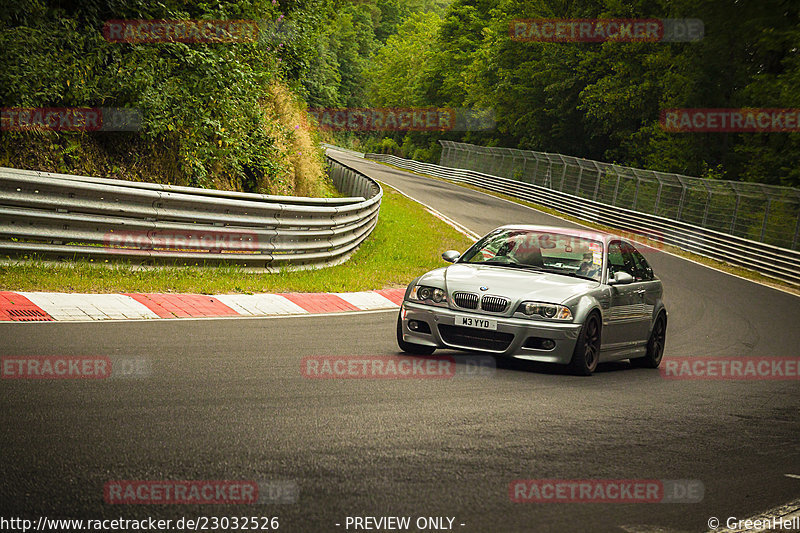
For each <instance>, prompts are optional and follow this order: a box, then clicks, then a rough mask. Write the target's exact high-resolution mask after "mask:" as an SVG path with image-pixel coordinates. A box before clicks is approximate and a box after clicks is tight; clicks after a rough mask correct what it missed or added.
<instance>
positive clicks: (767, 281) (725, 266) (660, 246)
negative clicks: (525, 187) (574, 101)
mask: <svg viewBox="0 0 800 533" xmlns="http://www.w3.org/2000/svg"><path fill="white" fill-rule="evenodd" d="M374 162H375V163H380V164H381V165H385V166H387V167H392V168H396V169H398V170H402V171H404V172H409V173H411V174H416V175H417V176H423V177H426V178H431V179H434V180H439V181H444V182H447V183H452V184H454V185H458V186H460V187H464V188H466V189H471V190H473V191H478V192H482V193H484V194H489V195H491V196H495V197H497V198H502V199H504V200H508V201H510V202H514V203H517V204H520V205H525V206H528V207H532V208H534V209H536V210H538V211H541V212H543V213H547V214H548V215H553V216H556V217H559V218H563V219H564V220H569V221H570V222H575V223H577V224H582V225H584V226H587V227H590V228H594V229H596V230H598V231H603V232H607V233H615V232H618V231H619V230H618V229H615V228H613V227H611V226H606V225H604V224H597V223H595V222H588V221H586V220H581V219H579V218H577V217H573V216H570V215H566V214H564V213H561V212H559V211H556V210H555V209H552V208H550V207H545V206H543V205H539V204H535V203H533V202H528V201H526V200H520V199H519V198H514V197H513V196H509V195H507V194H502V193H497V192H494V191H490V190H487V189H482V188H480V187H477V186H475V185H470V184H468V183H457V182H455V181H450V180H446V179H444V178H439V177H437V176H431V175H430V174H423V173H421V172H414V171H411V170H406V169H404V168H401V167H398V166H395V165H392V164H390V163H382V162H380V161H374ZM635 240H636V241H637V242H641V243H644V244H646V245H648V246H650V247H652V248H654V249H657V250H663V251H665V252H669V253H671V254H673V255H677V256H680V257H683V258H686V259H689V260H692V261H695V262H697V263H700V264H703V265H706V266H708V267H711V268H715V269H717V270H721V271H723V272H728V273H729V274H734V275H736V276H740V277H743V278H746V279H749V280H753V281H756V282H758V283H761V284H763V285H768V286H770V287H775V288H778V289H781V290H785V291H787V292H791V293H794V294H798V295H800V286H797V285H794V284H792V283H789V282H786V281H783V280H780V279H776V278H773V277H770V276H765V275H763V274H761V273H759V272H756V271H754V270H750V269H747V268H742V267H740V266H736V265H732V264H730V263H725V262H723V261H717V260H716V259H711V258H710V257H705V256H703V255H699V254H695V253H692V252H687V251H686V250H683V249H681V248H678V247H677V246H672V245H670V244H666V243H664V242H660V241H656V240H654V239H648V238H645V237H640V236H638V235H637V236H636V237H635Z"/></svg>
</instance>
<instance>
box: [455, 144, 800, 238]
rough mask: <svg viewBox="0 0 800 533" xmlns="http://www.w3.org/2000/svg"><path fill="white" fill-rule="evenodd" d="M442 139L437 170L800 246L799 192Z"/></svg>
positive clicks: (738, 234)
mask: <svg viewBox="0 0 800 533" xmlns="http://www.w3.org/2000/svg"><path fill="white" fill-rule="evenodd" d="M439 142H440V143H441V145H442V156H441V159H440V161H439V164H440V165H441V166H445V167H451V168H463V169H468V170H475V171H477V172H482V173H484V174H490V175H494V176H500V177H503V178H509V179H514V180H517V181H521V182H525V183H530V184H533V185H539V186H543V187H547V188H550V189H553V190H557V191H560V192H564V193H568V194H572V195H575V196H578V197H580V198H586V199H589V200H595V201H598V202H602V203H604V204H608V205H612V206H615V207H622V208H625V209H632V210H635V211H640V212H643V213H648V214H652V215H657V216H661V217H664V218H668V219H671V220H679V221H681V222H687V223H690V224H693V225H696V226H700V227H703V228H708V229H713V230H716V231H721V232H724V233H729V234H731V235H736V236H738V237H744V238H747V239H751V240H754V241H759V242H764V243H767V244H772V245H774V246H780V247H783V248H789V249H793V250H797V249H798V248H800V189H796V188H792V187H776V186H772V185H764V184H759V183H744V182H735V181H724V180H712V179H701V178H694V177H690V176H683V175H680V174H671V173H667V172H656V171H654V170H643V169H637V168H631V167H623V166H620V165H614V164H611V163H603V162H599V161H592V160H589V159H581V158H578V157H572V156H565V155H560V154H550V153H546V152H534V151H531V150H516V149H513V148H499V147H487V146H477V145H474V144H466V143H458V142H453V141H439Z"/></svg>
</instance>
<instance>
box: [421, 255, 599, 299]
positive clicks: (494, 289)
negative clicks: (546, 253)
mask: <svg viewBox="0 0 800 533" xmlns="http://www.w3.org/2000/svg"><path fill="white" fill-rule="evenodd" d="M417 283H419V284H420V285H426V284H427V285H433V286H444V287H446V289H447V293H448V296H449V295H452V294H453V293H454V292H456V291H466V292H474V293H476V294H491V295H495V296H505V297H506V298H509V299H510V300H511V301H512V302H513V303H516V302H521V301H523V300H534V301H539V302H548V303H562V302H565V301H566V300H568V299H570V298H572V297H573V296H575V295H577V294H581V293H584V292H587V291H589V290H591V289H594V288H596V287H597V286H598V285H599V283H598V282H596V281H590V280H586V279H580V278H572V277H569V276H561V275H559V274H551V273H547V272H536V271H533V270H522V269H514V268H507V267H500V266H494V265H492V266H490V265H469V264H455V265H452V266H449V267H446V268H439V269H436V270H432V271H430V272H428V273H427V274H425V275H424V276H422V277H421V278H420V279H419V281H418V282H417ZM481 287H487V289H486V290H481ZM451 301H452V300H451Z"/></svg>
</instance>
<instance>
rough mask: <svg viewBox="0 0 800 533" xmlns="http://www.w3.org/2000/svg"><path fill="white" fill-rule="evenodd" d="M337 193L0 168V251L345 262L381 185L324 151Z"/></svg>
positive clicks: (260, 263) (368, 226)
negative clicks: (280, 192)
mask: <svg viewBox="0 0 800 533" xmlns="http://www.w3.org/2000/svg"><path fill="white" fill-rule="evenodd" d="M328 165H329V171H330V176H331V179H332V180H333V183H334V185H335V186H336V187H337V188H338V189H339V191H340V192H341V193H342V194H346V195H348V197H346V198H300V197H291V196H270V195H262V194H250V193H240V192H231V191H216V190H209V189H199V188H194V187H178V186H171V185H159V184H153V183H136V182H130V181H122V180H114V179H104V178H89V177H83V176H69V175H63V174H50V173H46V172H36V171H29V170H17V169H11V168H0V256H8V257H12V256H34V255H35V256H38V257H44V258H50V259H73V258H78V257H84V258H91V259H94V260H125V261H130V262H132V263H142V264H151V263H152V264H155V263H159V264H163V263H167V264H191V265H196V264H197V265H207V264H222V263H226V264H237V265H242V266H246V267H248V268H256V269H262V268H263V269H266V270H267V271H274V270H279V269H303V268H318V267H323V266H329V265H333V264H338V263H341V262H343V261H345V260H346V259H347V258H348V257H349V255H350V254H351V253H352V252H353V251H354V250H355V249H356V248H357V247H358V245H359V244H360V243H361V242H362V241H363V240H364V239H365V238H366V237H367V236H368V235H369V234H370V232H371V231H372V229H373V228H374V227H375V224H376V223H377V221H378V212H379V210H380V204H381V198H382V197H383V190H382V189H381V187H380V185H379V184H378V183H377V182H376V181H375V180H373V179H371V178H369V177H367V176H365V175H364V174H362V173H360V172H358V171H357V170H354V169H352V168H350V167H348V166H347V165H344V164H342V163H339V162H338V161H334V160H332V159H330V158H328Z"/></svg>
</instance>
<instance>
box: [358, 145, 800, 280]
mask: <svg viewBox="0 0 800 533" xmlns="http://www.w3.org/2000/svg"><path fill="white" fill-rule="evenodd" d="M365 158H366V159H372V160H375V161H380V162H384V163H389V164H391V165H394V166H396V167H400V168H403V169H406V170H411V171H413V172H418V173H421V174H427V175H430V176H435V177H438V178H443V179H447V180H450V181H454V182H458V183H468V184H470V185H475V186H478V187H481V188H483V189H486V190H489V191H493V192H498V193H502V194H506V195H508V196H512V197H514V198H519V199H522V200H527V201H529V202H533V203H535V204H538V205H542V206H545V207H549V208H552V209H556V210H558V211H560V212H562V213H565V214H567V215H571V216H573V217H575V218H578V219H580V220H585V221H588V222H594V223H597V224H603V225H606V226H611V227H613V228H616V229H618V230H622V231H626V232H631V233H634V234H637V235H640V236H643V237H648V238H650V239H653V240H657V241H661V242H664V243H666V244H670V245H673V246H677V247H678V248H681V249H683V250H686V251H689V252H692V253H696V254H698V255H702V256H705V257H709V258H712V259H716V260H719V261H724V262H726V263H730V264H732V265H736V266H740V267H744V268H747V269H751V270H755V271H757V272H759V273H761V274H764V275H766V276H770V277H773V278H776V279H780V280H783V281H786V282H789V283H791V284H793V285H798V286H800V252H798V251H796V250H790V249H787V248H780V247H777V246H773V245H770V244H765V243H762V242H756V241H753V240H749V239H745V238H742V237H737V236H734V235H729V234H726V233H722V232H719V231H714V230H710V229H707V228H701V227H697V226H694V225H692V224H689V223H686V222H681V221H677V220H671V219H668V218H664V217H660V216H656V215H651V214H647V213H641V212H638V211H633V210H630V209H623V208H621V207H614V206H610V205H607V204H604V203H601V202H596V201H593V200H588V199H586V198H581V197H579V196H575V195H572V194H568V193H565V192H561V191H557V190H553V189H550V188H547V187H542V186H539V185H532V184H529V183H524V182H520V181H517V180H512V179H507V178H502V177H499V176H492V175H489V174H483V173H481V172H476V171H473V170H465V169H460V168H449V167H443V166H439V165H434V164H431V163H421V162H419V161H413V160H410V159H403V158H401V157H396V156H393V155H386V154H366V155H365ZM509 222H513V221H509Z"/></svg>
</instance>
